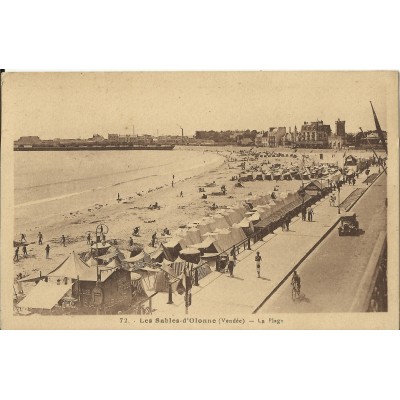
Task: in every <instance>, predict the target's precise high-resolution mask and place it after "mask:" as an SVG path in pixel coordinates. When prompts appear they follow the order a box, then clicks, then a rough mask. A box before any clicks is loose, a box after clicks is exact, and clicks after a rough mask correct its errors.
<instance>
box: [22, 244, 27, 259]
mask: <svg viewBox="0 0 400 400" xmlns="http://www.w3.org/2000/svg"><path fill="white" fill-rule="evenodd" d="M22 254H23V255H24V257H28V251H27V250H26V244H24V246H23V247H22Z"/></svg>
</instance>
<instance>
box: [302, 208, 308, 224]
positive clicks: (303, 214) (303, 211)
mask: <svg viewBox="0 0 400 400" xmlns="http://www.w3.org/2000/svg"><path fill="white" fill-rule="evenodd" d="M306 216H307V210H306V208H305V207H303V208H302V209H301V219H302V220H303V221H305V220H306Z"/></svg>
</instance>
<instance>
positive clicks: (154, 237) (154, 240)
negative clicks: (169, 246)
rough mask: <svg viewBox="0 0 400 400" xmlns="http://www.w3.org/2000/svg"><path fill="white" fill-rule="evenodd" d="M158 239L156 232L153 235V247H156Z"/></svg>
mask: <svg viewBox="0 0 400 400" xmlns="http://www.w3.org/2000/svg"><path fill="white" fill-rule="evenodd" d="M156 239H157V232H154V233H153V235H152V237H151V247H155V244H156Z"/></svg>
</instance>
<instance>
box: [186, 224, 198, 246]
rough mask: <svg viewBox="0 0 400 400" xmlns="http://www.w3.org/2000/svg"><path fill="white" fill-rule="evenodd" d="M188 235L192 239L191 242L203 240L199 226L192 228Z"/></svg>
mask: <svg viewBox="0 0 400 400" xmlns="http://www.w3.org/2000/svg"><path fill="white" fill-rule="evenodd" d="M186 236H187V237H188V238H189V239H190V244H193V243H198V241H199V240H201V234H200V231H199V229H197V228H190V229H189V230H188V231H187V234H186Z"/></svg>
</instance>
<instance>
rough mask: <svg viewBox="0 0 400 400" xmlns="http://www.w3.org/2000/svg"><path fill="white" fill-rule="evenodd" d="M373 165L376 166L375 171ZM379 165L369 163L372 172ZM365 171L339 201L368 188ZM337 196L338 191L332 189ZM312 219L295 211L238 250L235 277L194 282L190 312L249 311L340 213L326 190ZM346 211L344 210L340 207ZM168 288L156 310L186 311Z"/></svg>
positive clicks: (222, 275)
mask: <svg viewBox="0 0 400 400" xmlns="http://www.w3.org/2000/svg"><path fill="white" fill-rule="evenodd" d="M375 169H376V171H375ZM374 172H377V168H374V167H373V168H371V174H372V173H374ZM365 178H366V176H365V175H364V174H362V175H360V177H359V179H358V180H357V183H356V184H355V185H354V186H353V185H348V184H346V185H344V186H342V189H341V192H340V201H341V202H343V201H344V200H345V199H346V197H348V196H349V195H350V194H351V193H352V192H353V191H354V190H355V189H357V188H366V187H367V185H366V184H365V183H363V181H364V180H365ZM336 196H337V192H336ZM312 208H313V211H314V216H313V221H312V222H308V221H302V219H301V216H298V217H295V218H294V219H293V220H292V223H291V224H290V230H289V231H282V229H281V228H278V229H276V230H275V232H274V233H273V234H269V235H267V236H266V237H265V238H264V239H263V240H262V241H259V242H257V243H255V244H253V245H252V250H246V251H244V252H242V253H240V254H239V255H238V262H237V265H236V268H235V270H234V277H233V278H232V277H230V276H229V274H225V273H220V272H216V271H213V272H212V273H211V274H209V275H208V276H206V277H205V278H204V279H202V280H200V282H199V286H197V287H195V286H194V287H193V288H192V304H191V306H190V307H189V314H190V315H202V314H206V315H211V314H216V315H221V314H225V315H226V314H240V313H242V314H251V313H252V312H254V311H255V310H256V308H257V307H258V306H259V305H260V304H262V303H263V301H264V300H265V299H266V298H267V297H268V296H270V295H271V293H273V292H274V291H275V288H276V287H277V286H279V285H280V284H281V283H282V281H284V280H285V278H286V277H287V276H289V275H290V274H291V272H292V270H293V269H295V268H296V267H297V266H298V265H299V264H300V263H301V262H302V261H303V260H304V259H305V258H306V257H307V255H309V254H310V253H311V252H312V251H313V249H314V248H315V247H316V246H317V245H318V244H319V243H320V242H321V240H322V239H323V238H324V237H325V236H326V234H327V233H329V231H330V230H331V229H332V226H333V225H334V224H335V223H336V222H337V221H338V219H339V217H340V215H339V214H338V209H337V207H332V206H330V204H329V196H326V197H325V198H324V199H322V200H321V201H319V202H317V203H316V204H315V205H314V206H313V207H312ZM342 212H344V210H342ZM257 251H259V252H260V255H261V257H262V262H261V278H258V277H257V271H256V264H255V260H254V258H255V255H256V252H257ZM167 300H168V294H167V293H157V294H156V295H155V296H153V298H152V308H153V313H154V314H160V315H161V314H168V315H180V316H181V315H184V314H185V304H184V296H181V295H178V294H175V293H174V294H173V302H174V304H167Z"/></svg>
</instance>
